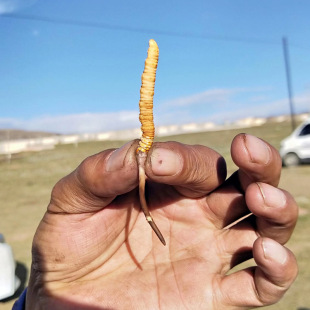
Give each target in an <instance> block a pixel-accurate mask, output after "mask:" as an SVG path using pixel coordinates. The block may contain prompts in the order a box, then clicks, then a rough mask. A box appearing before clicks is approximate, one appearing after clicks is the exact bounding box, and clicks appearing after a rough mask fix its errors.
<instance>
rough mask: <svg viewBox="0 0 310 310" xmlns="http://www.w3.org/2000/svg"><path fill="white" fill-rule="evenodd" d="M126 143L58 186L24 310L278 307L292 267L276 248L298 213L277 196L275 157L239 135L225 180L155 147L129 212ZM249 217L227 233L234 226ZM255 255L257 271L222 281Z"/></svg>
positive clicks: (133, 183)
mask: <svg viewBox="0 0 310 310" xmlns="http://www.w3.org/2000/svg"><path fill="white" fill-rule="evenodd" d="M136 147H137V143H136V142H131V143H128V144H126V145H124V146H123V147H122V148H120V149H117V150H115V151H113V150H107V151H104V152H102V153H99V154H97V155H94V156H91V157H89V158H87V159H86V160H85V161H84V162H83V163H82V164H81V165H80V166H79V167H78V168H77V169H76V170H75V171H74V172H72V173H71V174H70V175H68V176H67V177H65V178H64V179H62V180H61V181H59V182H58V183H57V184H56V186H55V187H54V189H53V192H52V197H51V202H50V204H49V206H48V209H47V212H46V214H45V215H44V218H43V219H42V221H41V223H40V225H39V227H38V230H37V232H36V235H35V238H34V242H33V263H32V270H31V278H30V282H29V288H28V294H27V309H45V310H48V309H74V310H76V309H88V310H90V309H91V310H97V309H98V310H99V309H126V310H129V309H169V310H172V309H247V308H253V307H258V306H263V305H268V304H271V303H275V302H277V301H278V300H279V299H280V298H281V297H282V296H283V294H284V293H285V291H286V290H287V289H288V288H289V286H290V285H291V284H292V282H293V281H294V279H295V277H296V274H297V264H296V260H295V258H294V255H293V254H292V253H291V252H290V251H289V250H288V249H287V248H285V247H284V246H283V244H284V243H286V242H287V241H288V239H289V238H290V236H291V234H292V231H293V229H294V226H295V223H296V219H297V213H298V211H297V205H296V203H295V202H294V200H293V198H292V197H291V196H290V194H289V193H287V192H286V191H283V190H280V189H278V188H277V185H278V181H279V178H280V171H281V159H280V157H279V155H278V153H277V151H276V150H275V149H274V148H273V147H272V146H270V145H268V144H266V143H265V142H263V141H262V140H259V139H257V138H255V137H253V136H250V135H244V134H241V135H238V136H237V137H236V138H235V139H234V141H233V142H232V146H231V155H232V158H233V160H234V162H235V163H236V165H237V166H238V167H239V170H238V171H237V172H236V173H234V174H233V175H232V176H231V177H230V178H229V179H227V180H226V181H225V178H226V164H225V162H224V160H223V158H222V157H221V156H220V155H219V154H217V153H216V152H215V151H213V150H211V149H209V148H207V147H203V146H189V145H183V144H180V143H176V142H166V143H155V144H154V146H153V148H152V149H151V151H150V154H149V156H148V160H147V163H146V174H147V178H148V179H147V198H148V202H149V207H150V210H151V213H152V216H153V218H154V220H155V222H156V224H157V225H158V227H159V228H160V230H161V232H162V234H163V235H164V237H165V239H166V242H167V246H166V247H165V246H163V245H162V244H161V243H160V241H159V240H158V239H157V237H156V235H155V234H154V232H153V231H152V230H151V228H150V227H149V225H148V224H147V221H146V220H145V218H144V215H143V213H142V212H141V210H140V206H139V200H138V193H137V184H138V179H137V178H138V177H137V175H138V172H137V164H136V158H135V150H136ZM250 212H252V213H253V215H251V216H249V217H247V218H246V219H244V220H243V221H241V222H239V223H237V224H235V225H233V226H231V227H230V228H226V229H225V227H227V225H229V224H230V223H232V222H234V221H235V220H237V219H239V218H240V217H242V216H244V215H246V214H248V213H250ZM251 257H254V259H255V261H256V263H257V267H253V268H249V269H246V270H241V271H237V272H235V273H231V274H228V272H229V271H230V270H231V269H232V268H233V267H234V266H236V265H237V264H239V263H241V262H243V261H245V260H247V259H249V258H251Z"/></svg>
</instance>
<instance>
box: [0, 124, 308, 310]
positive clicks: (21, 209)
mask: <svg viewBox="0 0 310 310" xmlns="http://www.w3.org/2000/svg"><path fill="white" fill-rule="evenodd" d="M242 131H243V132H247V133H250V134H254V135H256V136H259V137H261V138H263V139H265V140H267V141H268V142H270V143H271V144H273V145H274V146H275V147H277V148H279V145H280V141H281V139H283V138H284V137H285V136H287V135H288V134H289V132H290V126H289V124H287V123H279V124H275V123H270V124H266V125H264V126H261V127H255V128H250V129H244V130H229V131H221V132H205V133H197V134H188V135H182V136H175V137H166V138H161V139H158V140H159V141H167V140H175V141H180V142H184V143H189V144H203V145H207V146H209V147H212V148H214V149H215V150H217V151H218V152H219V153H221V154H222V155H223V156H224V157H225V159H226V160H227V164H228V172H229V174H230V173H232V172H233V171H234V170H235V169H236V167H235V166H234V164H233V162H232V161H231V159H230V154H229V152H230V151H229V150H230V143H231V140H232V139H233V137H234V136H235V135H236V134H237V133H239V132H242ZM121 144H122V142H93V143H81V144H79V145H78V146H73V145H63V146H58V147H57V148H56V149H54V150H49V151H42V152H38V153H23V154H19V155H16V156H15V157H13V159H12V161H11V163H8V162H6V161H5V160H4V158H2V160H0V188H1V190H0V201H1V206H0V210H1V216H0V232H1V233H3V234H4V236H5V237H6V241H7V242H8V243H10V245H11V246H12V248H13V251H14V254H15V258H16V260H17V262H18V269H19V271H20V272H21V273H22V274H23V275H24V276H26V277H28V274H27V273H26V271H28V272H29V268H30V263H31V253H30V250H31V242H32V238H33V235H34V232H35V229H36V227H37V225H38V223H39V221H40V219H41V217H42V215H43V213H44V212H45V209H46V206H47V204H48V202H49V198H50V192H51V189H52V187H53V185H54V184H55V183H56V182H57V181H58V180H59V179H60V178H61V177H63V176H64V175H66V174H68V173H69V172H71V171H72V170H73V169H74V168H75V167H76V166H77V165H78V164H79V163H80V162H81V161H82V160H83V159H84V158H85V157H87V156H89V155H92V154H94V153H97V152H99V151H101V150H103V149H107V148H112V147H118V146H120V145H121ZM280 186H281V187H282V188H285V189H286V190H288V191H290V192H291V193H292V194H293V195H294V196H295V199H296V200H297V202H298V203H299V206H300V216H299V222H298V225H297V227H296V230H295V233H294V235H293V237H292V239H291V241H290V242H289V243H288V247H289V248H290V249H291V250H292V251H293V252H294V253H295V254H296V255H297V259H298V263H299V268H300V272H299V276H298V278H297V281H296V282H295V283H294V285H293V287H292V288H291V289H290V291H289V292H288V293H287V294H286V296H285V297H284V298H283V300H282V301H281V302H280V303H279V304H277V305H274V306H270V307H265V308H264V309H268V310H273V309H281V310H282V309H283V310H292V309H296V310H297V309H300V310H302V309H303V310H305V309H307V308H309V309H310V294H309V292H310V265H309V257H310V242H309V236H310V213H309V211H310V190H309V189H310V166H301V167H296V168H290V169H283V171H282V180H281V184H280ZM12 304H13V301H12V300H11V301H7V302H2V303H1V302H0V310H8V309H11V308H12Z"/></svg>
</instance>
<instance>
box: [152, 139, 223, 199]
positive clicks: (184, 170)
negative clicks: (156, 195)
mask: <svg viewBox="0 0 310 310" xmlns="http://www.w3.org/2000/svg"><path fill="white" fill-rule="evenodd" d="M146 173H147V176H148V177H149V178H150V179H151V180H152V181H154V182H158V183H163V184H168V185H173V186H174V187H175V188H176V189H177V190H178V191H179V193H181V194H182V195H184V196H186V197H189V198H198V197H202V196H204V195H206V194H207V193H210V192H211V191H213V190H214V189H215V188H217V187H218V186H219V185H220V184H222V183H223V182H224V180H225V178H226V163H225V160H224V159H223V157H222V156H221V155H219V154H218V153H217V152H216V151H214V150H212V149H210V148H208V147H206V146H202V145H187V144H182V143H179V142H161V143H154V145H153V147H152V148H151V150H150V154H149V156H148V160H147V163H146Z"/></svg>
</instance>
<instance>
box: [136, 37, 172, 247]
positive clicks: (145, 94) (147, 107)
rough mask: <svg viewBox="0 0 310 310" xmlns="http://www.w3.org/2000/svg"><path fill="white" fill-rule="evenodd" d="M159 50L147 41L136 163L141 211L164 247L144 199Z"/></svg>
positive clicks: (162, 239)
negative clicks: (140, 132)
mask: <svg viewBox="0 0 310 310" xmlns="http://www.w3.org/2000/svg"><path fill="white" fill-rule="evenodd" d="M158 55H159V49H158V46H157V43H156V42H155V41H154V40H152V39H151V40H150V41H149V49H148V52H147V58H146V60H145V65H144V71H143V74H142V77H141V89H140V101H139V109H140V115H139V119H140V122H141V131H142V137H141V139H140V142H139V146H138V148H137V162H138V167H139V198H140V205H141V209H142V211H143V213H144V215H145V218H146V220H147V222H148V223H149V224H150V226H151V227H152V229H153V231H154V232H155V233H156V235H157V237H158V238H159V240H160V241H161V242H162V243H163V244H164V245H166V242H165V239H164V237H163V235H162V234H161V232H160V230H159V228H158V227H157V225H156V224H155V222H154V220H153V218H152V215H151V213H150V211H149V208H148V206H147V202H146V199H145V161H146V158H147V153H148V151H149V149H150V148H151V147H152V144H153V140H154V135H155V127H154V120H153V97H154V87H155V79H156V69H157V64H158Z"/></svg>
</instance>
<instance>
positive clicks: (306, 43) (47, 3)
mask: <svg viewBox="0 0 310 310" xmlns="http://www.w3.org/2000/svg"><path fill="white" fill-rule="evenodd" d="M309 12H310V1H309V0H290V1H289V0H260V1H247V0H235V1H232V0H217V1H206V0H192V1H184V0H178V1H175V0H173V1H167V0H157V1H148V0H144V1H140V0H133V1H128V0H127V1H126V0H121V1H119V0H115V1H108V0H87V1H85V0H67V1H63V0H0V39H1V45H0V55H1V56H0V59H1V60H0V76H1V83H0V128H19V129H26V130H45V131H52V132H60V133H73V132H96V131H109V130H116V129H124V128H135V127H139V122H138V102H139V89H140V78H141V74H142V71H143V67H144V60H145V57H146V52H147V48H148V40H149V39H151V38H153V39H155V40H156V41H157V43H158V45H159V49H160V56H159V65H158V71H157V81H156V87H155V97H154V114H155V123H156V125H169V124H182V123H190V122H215V123H223V122H227V121H234V120H236V119H240V118H244V117H247V116H257V117H260V116H270V115H278V114H283V113H289V105H288V99H287V87H286V78H285V66H284V60H283V49H282V41H281V40H282V37H283V36H286V37H287V38H288V42H289V55H290V62H291V72H292V85H293V94H294V102H295V110H296V112H304V111H309V110H310V74H309V72H310V18H309Z"/></svg>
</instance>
